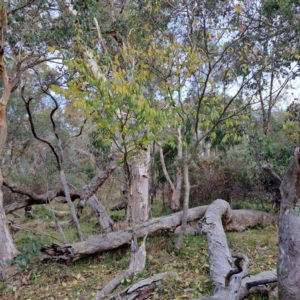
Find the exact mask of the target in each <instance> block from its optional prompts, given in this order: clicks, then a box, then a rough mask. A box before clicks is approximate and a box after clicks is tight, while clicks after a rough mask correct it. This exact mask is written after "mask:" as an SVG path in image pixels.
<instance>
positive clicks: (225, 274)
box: [199, 199, 277, 300]
mask: <svg viewBox="0 0 300 300" xmlns="http://www.w3.org/2000/svg"><path fill="white" fill-rule="evenodd" d="M236 213H237V211H233V210H232V209H231V207H230V205H229V204H228V203H227V202H226V201H224V200H220V199H218V200H215V201H214V202H213V203H212V204H211V205H210V206H209V207H208V208H207V210H206V212H205V215H204V217H203V218H202V219H201V220H200V221H199V226H200V230H201V231H202V232H203V233H205V234H206V238H207V244H208V252H209V264H210V280H211V284H212V294H213V295H212V296H209V297H204V298H199V299H202V300H206V299H215V300H243V299H244V298H246V297H247V296H248V295H250V294H252V293H259V292H261V293H264V292H265V291H266V285H268V284H272V283H274V282H277V276H276V270H273V271H269V272H263V273H260V274H258V275H255V276H250V275H249V274H248V268H249V266H250V261H249V260H248V258H247V256H246V255H244V254H242V253H237V254H235V255H234V256H233V257H235V258H236V261H235V262H234V264H233V262H232V258H231V254H230V250H229V247H228V244H227V239H226V235H225V231H224V229H225V228H226V224H232V223H235V222H236ZM232 219H234V222H232ZM242 261H244V264H243V265H242V264H241V262H242Z"/></svg>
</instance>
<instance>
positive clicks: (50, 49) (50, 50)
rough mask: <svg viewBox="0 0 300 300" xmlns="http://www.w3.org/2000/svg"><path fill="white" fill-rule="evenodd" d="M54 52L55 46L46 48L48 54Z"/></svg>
mask: <svg viewBox="0 0 300 300" xmlns="http://www.w3.org/2000/svg"><path fill="white" fill-rule="evenodd" d="M55 50H56V47H55V46H53V47H48V51H49V52H50V53H54V51H55Z"/></svg>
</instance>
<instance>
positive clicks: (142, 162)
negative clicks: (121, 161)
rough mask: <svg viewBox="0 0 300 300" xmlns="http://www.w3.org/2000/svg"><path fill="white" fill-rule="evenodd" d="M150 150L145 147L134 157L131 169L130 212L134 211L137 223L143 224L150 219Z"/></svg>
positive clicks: (133, 214) (134, 219) (133, 216)
mask: <svg viewBox="0 0 300 300" xmlns="http://www.w3.org/2000/svg"><path fill="white" fill-rule="evenodd" d="M149 163H150V151H149V149H144V150H141V151H140V155H137V156H135V157H134V162H133V163H132V165H131V170H130V197H129V206H130V208H129V209H128V214H129V213H130V211H131V213H132V218H133V221H134V223H135V224H141V223H143V222H145V221H147V220H148V219H149V208H150V206H149V199H148V198H149V197H148V194H149V180H148V168H149Z"/></svg>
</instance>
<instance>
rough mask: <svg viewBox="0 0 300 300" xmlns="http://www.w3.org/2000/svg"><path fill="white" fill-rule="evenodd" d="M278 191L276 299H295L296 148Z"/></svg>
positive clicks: (299, 229) (299, 218) (299, 180)
mask: <svg viewBox="0 0 300 300" xmlns="http://www.w3.org/2000/svg"><path fill="white" fill-rule="evenodd" d="M280 190H281V206H280V220H279V253H278V261H277V273H278V289H279V290H278V291H279V299H281V300H297V299H299V295H300V270H299V267H300V200H299V199H300V148H296V149H295V152H294V158H293V160H292V161H291V163H290V164H289V166H288V169H287V172H286V175H285V177H284V179H283V181H282V183H281V186H280Z"/></svg>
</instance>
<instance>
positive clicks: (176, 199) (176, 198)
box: [159, 127, 182, 212]
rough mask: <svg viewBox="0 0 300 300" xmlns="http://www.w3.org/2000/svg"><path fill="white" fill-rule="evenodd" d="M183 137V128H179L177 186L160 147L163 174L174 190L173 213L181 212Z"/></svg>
mask: <svg viewBox="0 0 300 300" xmlns="http://www.w3.org/2000/svg"><path fill="white" fill-rule="evenodd" d="M181 144H182V137H181V127H179V128H178V136H177V147H178V152H177V167H176V186H175V185H174V184H173V182H172V180H171V178H170V176H169V173H168V171H167V167H166V164H165V159H164V154H163V148H162V146H161V145H160V148H159V154H160V162H161V166H162V170H163V173H164V175H165V177H166V180H167V182H168V184H169V186H170V188H171V190H172V197H171V201H170V208H171V210H172V211H173V212H176V211H179V210H180V195H181V187H182V163H181V161H182V145H181Z"/></svg>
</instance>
